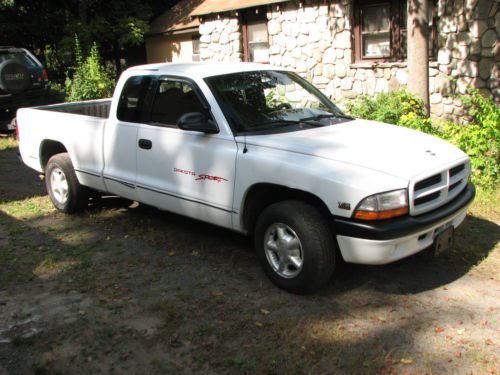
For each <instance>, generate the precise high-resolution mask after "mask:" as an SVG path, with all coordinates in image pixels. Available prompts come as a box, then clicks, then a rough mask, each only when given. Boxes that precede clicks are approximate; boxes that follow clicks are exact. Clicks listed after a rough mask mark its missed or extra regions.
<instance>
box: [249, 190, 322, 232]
mask: <svg viewBox="0 0 500 375" xmlns="http://www.w3.org/2000/svg"><path fill="white" fill-rule="evenodd" d="M285 200H299V201H302V202H306V203H309V204H310V205H312V206H314V207H316V208H317V209H318V211H319V212H320V213H321V214H322V215H323V216H325V217H327V216H331V212H330V210H329V209H328V207H327V206H326V204H325V202H323V201H322V200H321V199H320V198H318V197H317V196H316V195H314V194H312V193H309V192H307V191H303V190H298V189H291V188H288V187H286V186H282V185H275V184H267V183H265V184H256V185H254V186H252V187H251V188H250V189H249V191H248V192H247V194H246V197H245V203H244V205H243V220H242V224H243V228H244V229H245V230H246V231H247V232H248V233H252V232H253V230H254V227H255V223H256V221H257V218H258V217H259V215H260V213H261V212H262V211H263V210H264V209H265V208H266V207H267V206H269V205H271V204H273V203H276V202H280V201H285Z"/></svg>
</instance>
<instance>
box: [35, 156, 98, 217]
mask: <svg viewBox="0 0 500 375" xmlns="http://www.w3.org/2000/svg"><path fill="white" fill-rule="evenodd" d="M45 185H46V187H47V192H48V193H49V196H50V199H51V200H52V203H53V204H54V206H55V207H56V208H57V209H58V210H59V211H61V212H64V213H68V214H69V213H75V212H80V211H83V210H84V209H85V208H86V207H87V205H88V201H89V189H87V188H86V187H85V186H82V185H80V183H79V182H78V179H77V177H76V174H75V170H74V169H73V163H71V159H70V157H69V155H68V154H67V153H63V154H57V155H54V156H52V157H51V158H50V159H49V162H48V163H47V166H46V168H45Z"/></svg>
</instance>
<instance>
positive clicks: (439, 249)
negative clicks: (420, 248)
mask: <svg viewBox="0 0 500 375" xmlns="http://www.w3.org/2000/svg"><path fill="white" fill-rule="evenodd" d="M453 242H454V228H453V227H449V228H447V229H445V230H444V231H442V232H441V233H439V234H438V235H437V236H436V237H435V238H434V253H435V254H436V255H439V254H441V253H443V252H445V251H448V250H450V249H451V248H452V247H453Z"/></svg>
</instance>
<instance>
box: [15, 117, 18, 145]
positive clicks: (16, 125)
mask: <svg viewBox="0 0 500 375" xmlns="http://www.w3.org/2000/svg"><path fill="white" fill-rule="evenodd" d="M14 126H15V127H16V139H17V141H18V142H19V124H18V123H17V119H14Z"/></svg>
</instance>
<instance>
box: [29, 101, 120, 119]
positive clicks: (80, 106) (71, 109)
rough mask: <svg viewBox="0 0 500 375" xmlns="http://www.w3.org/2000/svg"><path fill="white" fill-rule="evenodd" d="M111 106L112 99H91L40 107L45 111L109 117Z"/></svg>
mask: <svg viewBox="0 0 500 375" xmlns="http://www.w3.org/2000/svg"><path fill="white" fill-rule="evenodd" d="M110 108H111V99H102V100H91V101H86V102H75V103H61V104H55V105H50V106H44V107H38V108H37V109H41V110H45V111H54V112H63V113H71V114H74V115H83V116H90V117H100V118H105V119H107V118H108V117H109V110H110Z"/></svg>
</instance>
